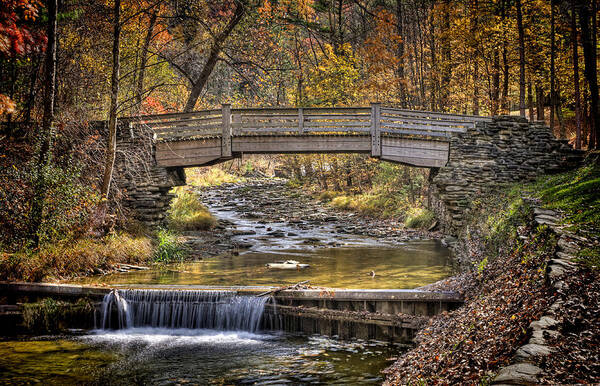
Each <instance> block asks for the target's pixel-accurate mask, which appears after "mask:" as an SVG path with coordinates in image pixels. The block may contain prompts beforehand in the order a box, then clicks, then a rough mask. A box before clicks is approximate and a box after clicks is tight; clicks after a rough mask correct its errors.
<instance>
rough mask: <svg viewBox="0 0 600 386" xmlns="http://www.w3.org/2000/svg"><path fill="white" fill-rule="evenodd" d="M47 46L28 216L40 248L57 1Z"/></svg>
mask: <svg viewBox="0 0 600 386" xmlns="http://www.w3.org/2000/svg"><path fill="white" fill-rule="evenodd" d="M47 7H48V26H47V32H46V33H47V36H48V45H47V47H46V59H45V79H44V83H45V92H44V115H43V117H42V127H41V131H40V135H39V140H40V149H39V154H38V158H37V161H36V163H37V165H36V168H37V170H36V178H35V181H34V194H33V201H32V204H31V212H30V215H29V220H30V223H29V235H30V237H31V239H32V241H33V243H34V245H35V246H37V245H38V244H39V242H40V238H39V236H40V235H39V229H40V225H41V224H42V220H43V211H44V195H45V193H46V171H45V169H46V166H47V165H48V162H49V159H50V151H51V147H52V130H53V129H52V124H53V122H54V99H55V95H56V81H55V80H56V32H57V24H58V23H57V15H58V0H48V2H47Z"/></svg>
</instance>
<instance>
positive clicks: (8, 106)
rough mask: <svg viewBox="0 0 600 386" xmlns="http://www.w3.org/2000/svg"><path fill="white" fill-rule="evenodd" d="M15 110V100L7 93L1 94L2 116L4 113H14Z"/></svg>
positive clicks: (0, 113)
mask: <svg viewBox="0 0 600 386" xmlns="http://www.w3.org/2000/svg"><path fill="white" fill-rule="evenodd" d="M14 111H15V102H13V101H12V100H11V99H10V98H9V97H8V96H7V95H4V94H0V116H1V115H3V114H12V113H13V112H14Z"/></svg>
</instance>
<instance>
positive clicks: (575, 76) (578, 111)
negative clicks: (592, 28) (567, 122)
mask: <svg viewBox="0 0 600 386" xmlns="http://www.w3.org/2000/svg"><path fill="white" fill-rule="evenodd" d="M571 6H572V10H571V46H572V48H573V83H574V85H573V86H574V99H575V126H576V131H575V148H576V149H581V92H580V91H579V53H578V42H577V16H576V14H575V1H573V0H572V1H571Z"/></svg>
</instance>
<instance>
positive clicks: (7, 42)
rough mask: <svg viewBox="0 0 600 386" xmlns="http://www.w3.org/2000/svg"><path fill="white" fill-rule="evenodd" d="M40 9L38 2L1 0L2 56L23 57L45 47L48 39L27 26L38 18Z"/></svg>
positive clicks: (0, 47)
mask: <svg viewBox="0 0 600 386" xmlns="http://www.w3.org/2000/svg"><path fill="white" fill-rule="evenodd" d="M38 7H39V2H38V1H37V0H0V55H3V56H6V57H15V56H21V55H25V54H27V53H29V52H32V51H34V50H36V49H38V48H41V49H43V47H45V43H46V41H47V39H46V37H45V36H43V35H41V34H39V33H36V32H32V31H31V30H30V28H29V26H28V25H27V23H29V22H30V21H32V20H34V19H35V18H36V17H37V11H38Z"/></svg>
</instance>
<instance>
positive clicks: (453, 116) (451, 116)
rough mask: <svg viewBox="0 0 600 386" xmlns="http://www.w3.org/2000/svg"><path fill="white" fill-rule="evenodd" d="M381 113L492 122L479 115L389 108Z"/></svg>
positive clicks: (489, 118) (383, 109) (385, 108)
mask: <svg viewBox="0 0 600 386" xmlns="http://www.w3.org/2000/svg"><path fill="white" fill-rule="evenodd" d="M381 112H382V114H405V115H413V116H421V117H429V118H438V119H447V120H451V119H455V120H456V119H459V120H471V121H476V122H489V121H491V120H492V118H491V117H484V116H480V115H465V114H449V113H440V112H433V111H425V110H406V109H395V108H390V107H384V108H382V109H381Z"/></svg>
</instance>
